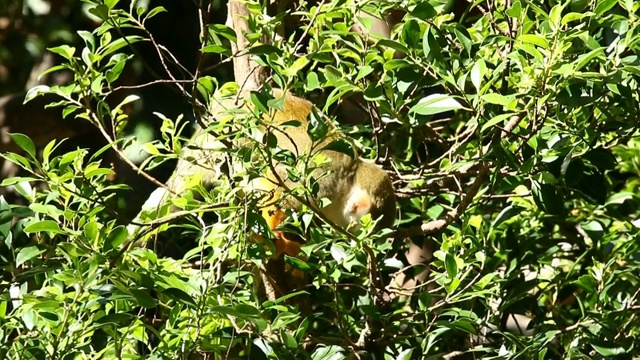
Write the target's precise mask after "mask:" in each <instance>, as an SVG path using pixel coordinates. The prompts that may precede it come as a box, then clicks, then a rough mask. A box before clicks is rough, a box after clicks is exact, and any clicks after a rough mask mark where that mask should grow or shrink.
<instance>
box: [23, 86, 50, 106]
mask: <svg viewBox="0 0 640 360" xmlns="http://www.w3.org/2000/svg"><path fill="white" fill-rule="evenodd" d="M50 91H51V89H50V88H49V87H48V86H47V85H37V86H34V87H32V88H31V89H29V91H27V94H26V95H25V97H24V104H26V103H27V102H29V101H31V100H33V99H34V98H36V97H38V96H40V95H42V94H47V93H49V92H50Z"/></svg>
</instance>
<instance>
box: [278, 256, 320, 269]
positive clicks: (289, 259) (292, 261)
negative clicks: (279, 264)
mask: <svg viewBox="0 0 640 360" xmlns="http://www.w3.org/2000/svg"><path fill="white" fill-rule="evenodd" d="M284 261H285V262H286V263H287V264H289V265H290V266H291V267H293V268H294V269H298V270H300V271H304V272H309V271H311V270H313V268H312V267H311V266H310V265H309V264H307V263H306V262H304V261H302V260H300V259H298V258H297V257H293V256H288V255H285V256H284Z"/></svg>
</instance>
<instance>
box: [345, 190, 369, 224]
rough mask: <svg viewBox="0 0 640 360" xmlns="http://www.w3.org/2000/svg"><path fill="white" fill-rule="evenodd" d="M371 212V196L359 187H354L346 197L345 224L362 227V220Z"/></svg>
mask: <svg viewBox="0 0 640 360" xmlns="http://www.w3.org/2000/svg"><path fill="white" fill-rule="evenodd" d="M370 212H371V195H369V193H368V192H367V191H365V190H364V189H362V188H361V187H359V186H354V187H353V188H351V191H350V192H349V194H348V195H347V197H346V200H345V202H344V207H343V208H342V216H343V217H344V220H345V223H347V224H351V225H353V226H354V229H358V228H359V227H360V219H362V217H363V216H365V215H367V214H368V213H370Z"/></svg>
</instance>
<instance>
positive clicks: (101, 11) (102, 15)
mask: <svg viewBox="0 0 640 360" xmlns="http://www.w3.org/2000/svg"><path fill="white" fill-rule="evenodd" d="M89 13H90V14H92V15H95V16H96V17H97V18H98V19H100V20H102V21H107V20H109V8H108V7H107V5H103V4H100V5H97V6H95V7H92V8H90V9H89Z"/></svg>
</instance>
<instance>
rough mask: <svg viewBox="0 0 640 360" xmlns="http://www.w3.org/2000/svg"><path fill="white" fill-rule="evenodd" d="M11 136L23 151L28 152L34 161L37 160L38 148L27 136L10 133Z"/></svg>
mask: <svg viewBox="0 0 640 360" xmlns="http://www.w3.org/2000/svg"><path fill="white" fill-rule="evenodd" d="M9 136H10V137H11V140H13V142H15V143H16V145H18V146H19V147H20V148H21V149H22V150H24V151H26V152H27V154H29V156H31V158H32V159H35V158H36V146H35V145H34V144H33V141H31V139H30V138H29V137H28V136H27V135H24V134H19V133H15V134H12V133H10V134H9Z"/></svg>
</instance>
